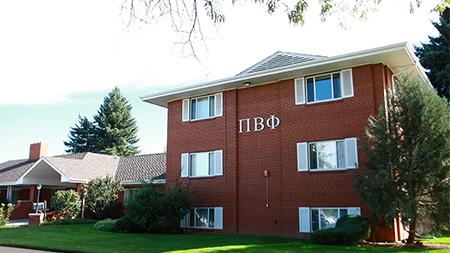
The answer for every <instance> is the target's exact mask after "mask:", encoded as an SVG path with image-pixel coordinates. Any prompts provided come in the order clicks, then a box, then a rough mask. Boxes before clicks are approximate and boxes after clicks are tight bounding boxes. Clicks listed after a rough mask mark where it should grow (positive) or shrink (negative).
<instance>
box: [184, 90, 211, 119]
mask: <svg viewBox="0 0 450 253" xmlns="http://www.w3.org/2000/svg"><path fill="white" fill-rule="evenodd" d="M211 97H213V98H214V115H213V116H208V117H204V118H195V119H193V118H192V112H193V110H192V101H193V100H195V101H196V103H195V106H196V107H197V105H198V101H197V100H199V99H202V98H208V115H209V114H210V113H211V112H210V109H211V107H210V106H211V105H210V103H211ZM215 100H216V97H215V94H212V95H206V96H201V97H195V98H190V99H189V121H198V120H205V119H212V118H216V117H217V116H216V114H217V112H216V106H215V104H216V101H215ZM195 112H196V113H197V112H198V110H197V108H196V109H195Z"/></svg>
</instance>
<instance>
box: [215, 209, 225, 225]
mask: <svg viewBox="0 0 450 253" xmlns="http://www.w3.org/2000/svg"><path fill="white" fill-rule="evenodd" d="M214 229H223V208H222V207H214Z"/></svg>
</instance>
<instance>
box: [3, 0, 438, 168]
mask: <svg viewBox="0 0 450 253" xmlns="http://www.w3.org/2000/svg"><path fill="white" fill-rule="evenodd" d="M346 1H350V0H343V2H346ZM409 2H410V1H409V0H398V1H383V2H382V5H381V6H380V9H379V10H378V11H375V12H373V13H370V14H369V16H368V19H367V20H362V21H361V20H357V19H355V18H352V17H349V16H348V15H341V14H337V15H333V16H331V17H330V18H329V19H328V20H327V21H326V22H321V21H320V18H319V16H318V13H319V12H320V8H319V6H317V4H312V5H310V6H309V7H310V9H309V12H308V13H307V15H306V24H305V25H304V26H292V25H289V23H288V21H287V18H286V14H285V13H284V12H282V11H280V12H276V13H274V14H272V15H268V14H267V13H266V12H265V8H264V6H260V5H255V4H252V3H250V2H237V3H236V4H235V6H232V5H231V4H230V3H228V2H226V3H224V5H223V6H222V7H223V10H224V12H225V13H226V15H227V16H226V17H227V19H226V22H225V23H224V24H221V25H219V26H213V25H212V24H210V23H208V22H207V18H206V17H205V16H204V13H200V17H201V18H202V20H203V21H204V22H203V23H202V29H203V33H204V35H205V42H206V43H205V44H197V49H198V52H197V53H198V55H199V58H200V61H199V60H197V59H194V58H192V57H186V55H185V53H186V51H183V48H182V47H180V44H178V43H176V42H179V37H178V36H177V35H176V34H175V33H173V31H172V29H171V27H170V23H168V22H167V20H164V19H162V20H160V21H159V22H155V23H153V24H150V25H142V24H133V25H132V26H130V27H127V26H126V23H125V22H124V17H123V16H121V15H120V4H121V3H122V0H98V1H89V0H80V1H66V0H48V1H34V0H24V1H2V2H1V3H0V34H1V39H0V123H1V124H0V140H1V142H0V162H2V161H5V160H10V159H17V158H26V157H27V156H28V149H29V144H31V143H33V142H39V141H42V142H46V143H48V145H49V154H50V155H57V154H63V153H64V148H65V147H64V145H63V141H64V140H67V135H68V132H69V129H70V127H71V126H73V125H74V124H75V123H76V122H77V118H78V115H79V114H81V115H83V116H87V117H89V118H91V117H92V115H93V114H95V113H96V110H97V109H98V107H99V106H100V104H101V103H102V101H103V97H104V96H106V94H107V93H108V92H109V91H110V90H111V89H112V88H113V87H114V86H118V87H119V88H120V89H121V90H122V92H123V94H124V95H125V96H126V97H127V98H128V100H129V101H130V103H131V105H132V106H133V115H134V117H135V118H136V120H137V123H138V127H139V133H138V135H139V138H140V141H139V146H140V149H141V151H142V153H153V152H162V151H164V149H165V146H166V135H167V133H166V127H167V122H166V120H167V118H166V117H167V115H166V114H167V111H166V110H165V109H164V108H160V107H157V106H155V105H150V104H147V103H143V102H142V101H140V99H139V97H140V96H144V95H148V94H151V93H153V92H155V91H160V90H162V89H167V88H170V87H173V86H174V85H187V84H195V83H198V82H200V81H206V80H211V79H216V78H220V77H227V76H231V75H234V74H236V73H238V72H240V71H241V70H243V69H245V68H247V67H249V66H250V65H252V64H253V63H255V62H258V61H259V60H261V59H263V58H264V57H266V56H268V55H270V54H272V53H273V52H275V51H279V50H280V51H290V52H298V53H307V54H317V55H326V56H333V55H338V54H343V53H349V52H354V51H358V50H364V49H369V48H374V47H379V46H385V45H388V44H393V43H398V42H404V41H408V42H410V43H412V44H415V45H418V44H419V43H420V42H427V41H428V36H429V35H436V34H437V31H436V30H435V29H434V27H433V26H432V24H431V21H435V20H437V18H438V16H437V14H436V13H433V12H430V10H431V9H432V8H433V7H434V6H435V4H436V3H437V2H438V1H437V0H430V1H424V2H423V3H422V7H421V9H417V10H416V11H415V12H414V13H413V14H410V13H409ZM312 3H315V1H313V2H312ZM80 17H81V18H80ZM341 21H345V23H346V24H347V25H346V26H345V27H344V28H342V27H341V26H339V25H338V23H339V22H341ZM205 45H206V46H205Z"/></svg>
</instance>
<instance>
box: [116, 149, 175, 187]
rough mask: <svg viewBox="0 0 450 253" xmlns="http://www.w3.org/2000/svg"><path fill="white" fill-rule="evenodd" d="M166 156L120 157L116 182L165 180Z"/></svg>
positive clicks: (163, 154)
mask: <svg viewBox="0 0 450 253" xmlns="http://www.w3.org/2000/svg"><path fill="white" fill-rule="evenodd" d="M165 175H166V154H165V153H160V154H149V155H137V156H128V157H121V158H120V161H119V166H118V168H117V172H116V177H115V178H116V180H117V181H134V180H148V179H165Z"/></svg>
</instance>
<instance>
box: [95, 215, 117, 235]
mask: <svg viewBox="0 0 450 253" xmlns="http://www.w3.org/2000/svg"><path fill="white" fill-rule="evenodd" d="M116 222H117V220H112V219H109V218H108V219H104V220H99V221H97V222H96V223H95V224H94V229H95V230H99V231H106V232H111V231H114V230H115V227H116Z"/></svg>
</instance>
